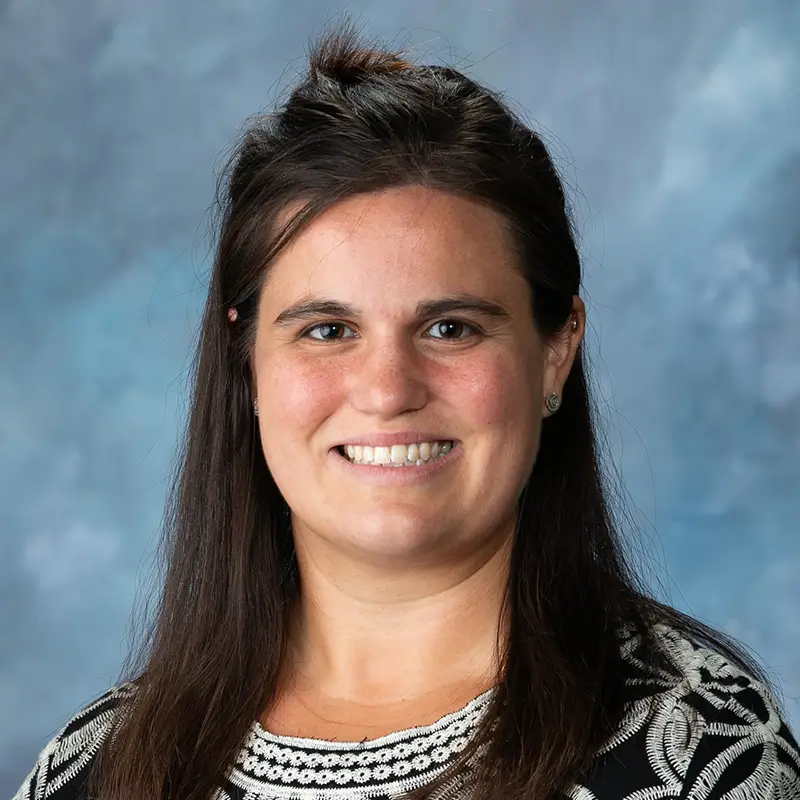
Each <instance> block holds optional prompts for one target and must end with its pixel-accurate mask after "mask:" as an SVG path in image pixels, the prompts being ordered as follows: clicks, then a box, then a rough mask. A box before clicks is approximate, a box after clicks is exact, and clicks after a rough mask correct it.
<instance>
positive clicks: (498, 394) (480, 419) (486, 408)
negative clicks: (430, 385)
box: [446, 354, 537, 429]
mask: <svg viewBox="0 0 800 800" xmlns="http://www.w3.org/2000/svg"><path fill="white" fill-rule="evenodd" d="M522 363H524V362H523V361H522V359H519V358H511V357H509V356H508V355H506V354H500V355H495V356H494V357H488V358H481V359H476V360H475V361H474V362H473V363H472V364H470V365H469V368H464V367H463V366H462V367H460V368H459V369H458V370H453V371H451V372H450V374H449V375H448V378H447V381H446V385H447V386H448V396H449V400H450V402H451V403H453V404H454V405H457V406H458V407H459V408H461V409H462V410H463V413H464V414H465V415H467V416H468V418H469V419H470V420H471V421H472V422H473V424H475V425H476V426H477V427H478V428H494V429H496V428H498V427H503V428H505V427H509V426H513V427H515V428H516V427H518V426H519V424H520V422H523V421H524V420H526V419H531V418H532V416H533V415H532V413H531V412H532V402H531V399H532V398H533V397H534V396H535V391H536V385H537V375H536V373H535V372H534V370H533V369H530V370H525V369H523V368H522ZM528 363H532V362H528Z"/></svg>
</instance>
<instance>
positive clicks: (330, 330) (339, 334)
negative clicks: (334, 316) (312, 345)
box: [301, 322, 356, 342]
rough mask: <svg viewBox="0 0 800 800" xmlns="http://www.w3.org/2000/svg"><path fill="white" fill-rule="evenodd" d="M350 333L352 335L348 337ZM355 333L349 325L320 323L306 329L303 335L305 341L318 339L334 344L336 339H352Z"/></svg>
mask: <svg viewBox="0 0 800 800" xmlns="http://www.w3.org/2000/svg"><path fill="white" fill-rule="evenodd" d="M346 331H349V332H350V334H351V335H348V334H347V333H346ZM355 335H356V334H355V332H354V331H353V329H352V328H351V327H350V326H349V325H345V324H344V323H343V322H320V323H319V325H314V326H313V327H311V328H306V330H305V331H303V333H302V334H301V336H302V338H305V339H316V340H317V341H318V342H333V341H335V340H336V339H351V338H352V337H353V336H355Z"/></svg>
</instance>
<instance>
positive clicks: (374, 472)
mask: <svg viewBox="0 0 800 800" xmlns="http://www.w3.org/2000/svg"><path fill="white" fill-rule="evenodd" d="M460 455H461V445H460V444H459V443H458V442H455V443H454V444H453V446H452V448H451V449H450V451H449V452H448V453H447V454H446V455H443V456H438V457H437V458H436V459H435V460H434V461H427V462H425V463H424V464H423V465H422V466H421V467H418V466H416V465H415V466H410V467H377V466H374V465H372V464H354V463H353V462H352V461H350V459H348V458H345V457H344V456H343V455H342V454H341V453H340V452H339V451H338V450H337V449H336V448H335V447H334V448H333V449H332V450H329V451H328V457H329V458H331V459H333V462H334V463H335V464H336V466H337V467H340V468H342V469H344V470H346V471H347V472H348V473H349V474H350V475H353V476H354V477H357V478H361V479H363V480H365V481H367V482H368V483H374V484H377V485H381V486H405V485H407V484H412V483H419V482H420V481H424V480H425V479H427V478H429V477H431V476H432V475H434V474H436V473H437V472H439V470H441V469H444V468H445V467H447V465H448V464H452V463H453V462H454V461H455V460H457V459H458V458H459V456H460Z"/></svg>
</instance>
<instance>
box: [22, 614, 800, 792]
mask: <svg viewBox="0 0 800 800" xmlns="http://www.w3.org/2000/svg"><path fill="white" fill-rule="evenodd" d="M656 632H657V633H658V634H659V636H660V638H661V641H662V642H663V644H664V646H665V647H666V649H667V650H668V651H669V653H670V654H671V656H672V659H673V660H674V661H676V662H677V663H678V664H680V666H681V670H680V671H678V670H655V669H654V668H653V667H650V666H648V665H647V663H646V662H645V660H644V650H643V643H642V642H641V640H640V638H639V637H638V635H637V634H635V633H634V632H633V631H632V630H630V629H625V630H624V631H623V636H622V640H621V652H622V655H623V660H624V664H625V666H626V669H627V672H626V676H625V682H626V687H627V690H629V692H630V699H629V700H628V702H627V703H626V713H625V716H624V719H623V721H622V724H621V725H620V726H619V728H618V729H617V731H616V732H615V733H614V735H613V736H612V737H611V738H610V739H609V740H608V741H607V742H606V743H605V745H604V746H603V747H602V748H601V749H600V750H599V751H598V753H597V758H596V765H595V766H596V768H595V769H594V770H593V771H592V773H591V776H590V777H589V778H587V780H586V782H585V783H582V784H575V785H574V786H573V787H572V788H571V790H570V792H569V795H568V796H569V797H570V798H571V800H605V799H607V798H613V800H712V798H713V800H717V798H723V797H724V798H726V800H798V798H800V747H798V744H797V741H796V739H795V737H794V735H793V733H792V731H791V730H790V729H789V727H788V724H787V722H786V721H785V720H783V719H782V718H781V716H780V714H779V713H778V707H777V704H776V702H775V699H774V698H773V697H772V695H771V694H770V692H769V691H768V689H767V688H766V687H765V686H764V685H763V684H761V683H759V682H758V681H756V680H755V679H753V678H752V677H750V676H749V675H747V674H745V673H744V672H742V671H741V670H740V669H738V668H737V667H734V666H733V665H731V664H729V663H728V662H727V661H726V660H725V659H724V658H723V657H722V656H721V655H720V654H718V653H716V652H713V651H711V650H709V649H707V648H704V647H700V646H698V645H696V644H693V643H692V642H690V641H689V640H687V639H686V638H684V637H683V635H682V634H679V633H678V632H677V631H675V630H673V629H672V628H670V627H668V626H666V625H657V626H656ZM132 691H133V689H132V688H131V687H130V686H128V685H123V686H120V687H118V688H116V689H112V690H111V691H110V692H108V693H106V694H105V695H104V696H103V697H101V698H100V699H98V700H97V701H95V702H94V703H92V704H91V705H90V706H88V707H87V708H86V709H84V711H82V712H81V713H80V714H78V715H77V716H76V717H75V718H74V719H72V720H71V721H70V722H69V723H68V724H67V725H66V726H65V727H64V728H63V729H62V730H61V732H60V733H59V734H58V735H57V736H56V737H55V738H54V739H53V740H52V741H51V742H50V743H49V744H48V745H47V747H46V748H45V749H44V750H43V751H42V753H41V755H40V757H39V760H38V761H37V763H36V765H35V766H34V768H33V770H32V772H31V773H30V775H29V776H28V777H27V778H26V780H25V782H24V784H23V786H22V787H21V788H20V790H19V792H18V793H17V795H16V797H15V798H14V800H45V799H47V800H84V798H85V793H84V779H85V775H86V771H87V767H88V765H89V763H90V762H91V759H92V757H93V756H94V754H95V753H96V752H97V750H98V748H99V747H100V744H101V743H102V741H103V740H104V738H105V737H106V736H107V735H108V732H109V730H110V729H111V724H112V722H113V717H114V713H115V711H116V709H117V707H118V706H119V704H120V701H121V700H124V699H126V698H127V697H128V696H130V693H131V692H132ZM490 698H491V691H489V692H485V693H484V694H482V695H481V696H480V697H477V698H475V699H474V700H473V701H472V702H470V703H469V704H467V705H466V706H465V707H464V708H462V709H461V710H459V711H456V712H455V713H453V714H449V715H447V716H446V717H443V718H442V719H440V720H439V721H437V722H435V723H434V724H433V725H428V726H424V727H419V728H411V729H409V730H405V731H399V732H397V733H393V734H390V735H389V736H384V737H381V738H379V739H373V740H367V741H364V742H324V741H321V740H315V739H302V738H294V737H285V736H276V735H274V734H271V733H269V732H267V731H265V730H264V729H263V728H262V727H261V726H260V725H259V724H258V723H257V722H256V723H254V724H253V725H252V726H251V728H250V731H249V733H248V735H247V738H246V740H245V743H244V746H243V747H242V750H241V752H240V753H239V756H238V757H237V759H236V763H235V764H234V765H233V766H232V767H231V769H230V770H229V772H228V774H227V775H226V776H225V777H224V779H222V780H221V782H220V788H219V791H218V793H217V798H216V800H345V799H346V800H367V798H370V799H371V800H395V799H396V798H398V797H400V796H402V795H403V794H404V793H406V792H408V791H410V790H412V789H414V788H417V787H419V786H423V785H425V784H427V783H428V782H430V781H431V780H432V779H433V778H434V777H435V776H437V775H439V774H441V772H442V770H443V769H444V768H445V767H446V766H447V764H448V763H449V762H450V760H451V759H453V758H455V757H456V755H457V754H458V753H459V752H460V751H461V750H462V748H463V747H464V746H465V745H466V743H467V742H468V741H469V739H470V737H471V736H472V735H473V733H474V732H475V729H476V727H477V725H478V724H479V722H480V720H481V718H482V715H483V713H484V712H485V710H486V706H487V705H488V702H489V700H490ZM463 783H464V782H462V785H461V786H456V785H453V786H449V787H446V788H445V789H443V790H442V792H441V793H440V800H457V799H458V798H463V800H466V799H467V798H468V797H469V790H468V787H467V786H465V785H463Z"/></svg>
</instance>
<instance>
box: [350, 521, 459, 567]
mask: <svg viewBox="0 0 800 800" xmlns="http://www.w3.org/2000/svg"><path fill="white" fill-rule="evenodd" d="M445 531H446V526H443V525H442V523H441V520H435V519H432V518H425V519H419V518H409V517H408V516H394V515H386V514H382V515H377V514H376V515H374V516H366V517H362V518H361V519H359V520H358V522H355V523H354V524H353V525H352V526H348V528H347V529H346V530H344V531H341V532H340V535H341V537H342V538H343V539H346V541H347V543H348V545H349V547H350V548H352V549H354V550H357V551H360V552H363V553H364V555H371V556H374V557H385V558H392V557H398V558H401V557H403V556H413V555H420V554H422V553H426V552H430V551H431V550H435V549H437V547H438V546H441V545H442V544H443V543H444V542H445V541H446V540H447V539H448V538H449V537H447V535H446V533H445Z"/></svg>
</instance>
